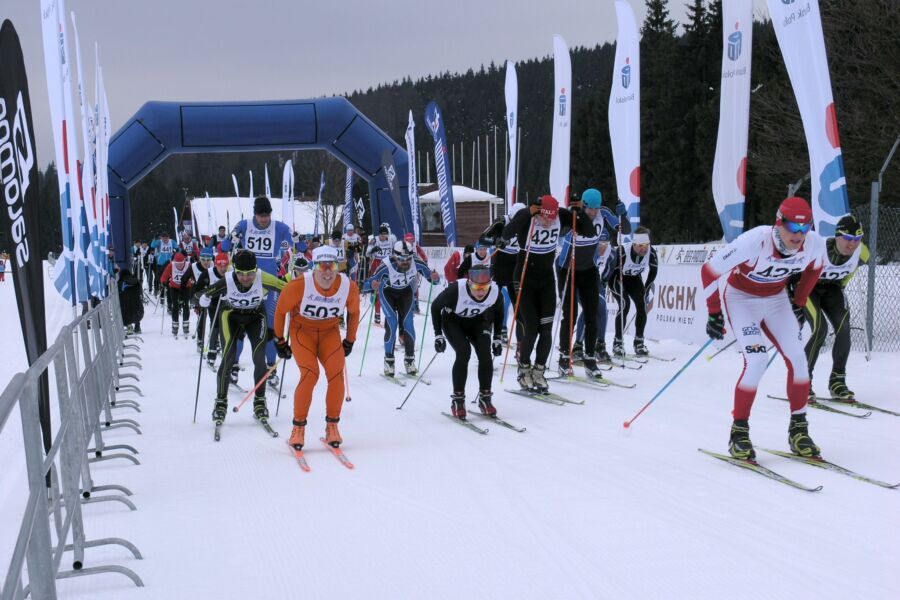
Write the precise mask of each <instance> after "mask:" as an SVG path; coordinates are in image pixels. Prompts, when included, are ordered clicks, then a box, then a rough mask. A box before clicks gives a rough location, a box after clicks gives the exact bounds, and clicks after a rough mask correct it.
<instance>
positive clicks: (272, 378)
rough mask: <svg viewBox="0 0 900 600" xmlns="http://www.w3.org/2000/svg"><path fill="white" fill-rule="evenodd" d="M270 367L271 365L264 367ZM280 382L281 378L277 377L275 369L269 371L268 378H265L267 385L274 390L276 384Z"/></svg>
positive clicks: (276, 386) (276, 387)
mask: <svg viewBox="0 0 900 600" xmlns="http://www.w3.org/2000/svg"><path fill="white" fill-rule="evenodd" d="M271 368H272V365H266V369H271ZM280 382H281V380H280V379H279V378H278V373H277V372H276V371H272V372H271V373H269V378H268V379H266V383H268V384H269V387H270V388H272V389H274V390H277V389H278V384H279V383H280Z"/></svg>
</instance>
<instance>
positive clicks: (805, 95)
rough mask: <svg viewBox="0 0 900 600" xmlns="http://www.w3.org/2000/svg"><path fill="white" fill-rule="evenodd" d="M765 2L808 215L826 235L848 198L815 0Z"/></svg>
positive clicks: (831, 232)
mask: <svg viewBox="0 0 900 600" xmlns="http://www.w3.org/2000/svg"><path fill="white" fill-rule="evenodd" d="M768 4H769V15H771V17H772V26H773V27H775V36H776V37H777V38H778V46H779V47H780V48H781V54H782V56H783V57H784V66H785V67H787V72H788V76H789V77H790V79H791V86H792V87H793V88H794V96H795V97H796V98H797V105H798V106H799V108H800V118H801V120H802V121H803V131H804V132H805V133H806V145H807V148H808V149H809V172H810V182H811V184H812V202H811V203H810V204H812V209H813V220H814V221H815V222H816V231H818V232H819V234H820V235H823V236H831V235H834V229H835V225H836V224H837V222H838V221H839V220H840V218H841V217H842V216H844V215H845V214H847V213H849V212H850V200H849V198H848V196H847V179H846V177H845V176H844V157H843V154H842V153H841V139H840V134H839V132H838V121H837V110H836V108H835V106H834V98H833V96H832V93H831V74H830V73H829V72H828V59H827V58H826V56H825V39H824V36H823V35H822V17H821V15H820V14H819V2H818V0H807V1H806V2H805V3H800V2H798V3H796V4H795V3H793V2H788V3H785V2H784V1H783V0H778V1H775V0H769V2H768Z"/></svg>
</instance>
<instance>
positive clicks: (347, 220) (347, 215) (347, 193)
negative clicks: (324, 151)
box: [344, 167, 362, 230]
mask: <svg viewBox="0 0 900 600" xmlns="http://www.w3.org/2000/svg"><path fill="white" fill-rule="evenodd" d="M347 225H353V169H351V168H350V167H347V182H346V184H345V185H344V229H345V230H346V229H347ZM360 226H362V223H360Z"/></svg>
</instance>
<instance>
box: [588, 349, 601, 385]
mask: <svg viewBox="0 0 900 600" xmlns="http://www.w3.org/2000/svg"><path fill="white" fill-rule="evenodd" d="M584 374H585V376H586V377H587V378H588V379H593V380H595V381H603V373H601V372H600V369H599V368H598V367H597V361H596V360H595V359H594V357H593V356H590V355H588V356H585V357H584Z"/></svg>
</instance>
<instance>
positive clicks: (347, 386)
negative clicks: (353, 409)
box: [344, 362, 353, 402]
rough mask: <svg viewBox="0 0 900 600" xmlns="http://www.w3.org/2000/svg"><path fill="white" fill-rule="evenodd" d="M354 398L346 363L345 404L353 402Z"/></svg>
mask: <svg viewBox="0 0 900 600" xmlns="http://www.w3.org/2000/svg"><path fill="white" fill-rule="evenodd" d="M352 401H353V397H352V396H351V395H350V374H349V373H347V363H346V362H345V363H344V402H352Z"/></svg>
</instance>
